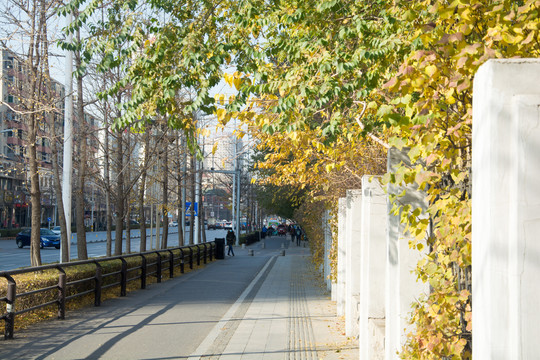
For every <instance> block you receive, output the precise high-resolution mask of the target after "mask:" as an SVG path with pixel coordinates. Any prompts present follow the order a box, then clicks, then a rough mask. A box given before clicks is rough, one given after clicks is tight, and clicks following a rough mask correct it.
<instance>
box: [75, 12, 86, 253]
mask: <svg viewBox="0 0 540 360" xmlns="http://www.w3.org/2000/svg"><path fill="white" fill-rule="evenodd" d="M75 15H76V17H78V15H79V14H78V13H77V11H76V12H75ZM77 41H78V42H79V43H80V41H81V33H80V31H77ZM81 62H82V61H81V52H80V50H77V51H75V66H76V68H77V69H79V68H80V67H81ZM76 119H77V121H78V122H79V124H78V125H79V126H78V129H79V131H78V134H77V135H78V137H77V145H78V146H77V147H78V154H77V155H78V157H79V163H78V174H77V175H78V176H77V190H76V192H75V206H76V211H75V216H76V221H75V223H76V224H77V255H78V258H79V260H87V259H88V251H87V248H86V228H85V226H84V215H85V213H84V190H85V189H84V187H85V183H86V160H87V146H86V137H87V133H88V132H87V130H86V129H87V124H86V119H85V117H84V107H83V79H82V75H81V74H80V73H79V75H78V76H77V117H76Z"/></svg>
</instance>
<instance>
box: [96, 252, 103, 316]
mask: <svg viewBox="0 0 540 360" xmlns="http://www.w3.org/2000/svg"><path fill="white" fill-rule="evenodd" d="M94 264H96V277H95V279H94V283H95V287H94V306H101V286H102V285H103V269H102V268H101V264H100V263H99V262H98V261H94Z"/></svg>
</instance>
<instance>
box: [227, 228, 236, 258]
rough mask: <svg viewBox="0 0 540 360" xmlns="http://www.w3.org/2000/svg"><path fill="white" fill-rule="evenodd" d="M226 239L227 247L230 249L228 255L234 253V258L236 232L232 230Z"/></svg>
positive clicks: (228, 232)
mask: <svg viewBox="0 0 540 360" xmlns="http://www.w3.org/2000/svg"><path fill="white" fill-rule="evenodd" d="M226 238H227V246H228V247H229V250H227V255H228V256H231V253H232V256H234V250H233V245H234V244H235V243H236V235H235V234H234V231H232V230H229V231H227V237H226Z"/></svg>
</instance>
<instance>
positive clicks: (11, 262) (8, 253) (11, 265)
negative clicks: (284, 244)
mask: <svg viewBox="0 0 540 360" xmlns="http://www.w3.org/2000/svg"><path fill="white" fill-rule="evenodd" d="M153 232H154V234H155V232H156V231H155V229H154V231H153ZM147 234H148V238H147V249H148V250H150V245H151V243H150V230H148V231H147ZM226 234H227V230H206V239H207V240H208V241H211V240H214V238H224V237H225V235H226ZM188 235H189V233H187V234H186V240H187V239H188ZM106 239H107V232H105V231H96V232H88V233H86V241H87V245H88V246H87V248H88V257H99V256H105V254H106V252H107V247H106V244H107V243H106ZM113 239H114V232H113ZM76 242H77V235H76V234H72V241H71V244H72V245H71V251H70V253H71V259H77V245H76ZM167 243H168V245H169V246H172V247H174V246H178V228H177V227H170V228H169V237H168V240H167ZM139 244H140V232H139V230H138V229H133V230H131V252H138V251H139ZM152 245H153V248H154V249H155V247H156V237H155V235H154V236H153V241H152ZM123 246H124V250H123V251H124V252H125V251H126V243H125V241H124V242H123ZM112 247H113V249H114V241H113V245H112ZM59 258H60V250H58V249H55V248H44V249H41V261H42V263H43V264H47V263H52V262H58V260H59ZM27 266H30V247H29V246H26V247H24V248H22V249H19V248H18V247H17V245H16V244H15V240H0V271H5V270H12V269H17V268H20V267H27Z"/></svg>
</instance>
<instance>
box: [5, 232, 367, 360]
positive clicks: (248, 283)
mask: <svg viewBox="0 0 540 360" xmlns="http://www.w3.org/2000/svg"><path fill="white" fill-rule="evenodd" d="M288 239H289V238H288V237H272V238H269V239H265V241H264V243H265V246H264V247H263V246H262V244H261V243H255V244H253V245H251V246H250V247H248V248H247V249H241V248H236V249H235V253H236V256H235V257H226V258H225V260H217V261H215V262H213V263H211V264H209V265H208V266H207V267H206V268H204V269H201V270H198V271H195V272H192V273H189V274H187V275H184V276H182V277H179V278H176V279H172V280H169V281H167V282H165V283H162V284H161V285H155V286H153V289H152V291H154V292H156V291H157V292H158V293H154V294H152V291H150V292H149V291H147V290H144V291H141V292H136V293H132V294H133V296H128V297H129V298H130V299H126V298H122V299H115V300H111V301H109V303H110V304H111V306H110V309H109V310H108V311H106V312H105V314H103V310H104V309H102V308H101V309H100V308H90V309H85V312H81V313H79V314H76V315H72V316H71V317H72V318H75V320H71V321H67V320H66V321H62V322H61V321H52V322H48V323H46V324H42V325H36V326H34V327H32V329H31V330H28V331H23V332H22V333H21V334H20V335H18V336H17V333H16V337H17V338H18V339H15V340H13V341H12V342H11V341H0V358H8V357H13V356H17V357H18V358H25V359H38V358H39V359H190V360H198V359H205V360H206V359H216V360H217V359H219V360H233V359H241V360H251V359H253V360H255V359H286V360H303V359H306V360H307V359H313V360H318V359H326V360H337V359H357V358H358V347H357V342H356V341H351V340H350V339H347V338H346V337H345V336H344V322H343V320H342V319H340V318H338V317H337V316H336V310H335V309H336V307H335V303H333V302H332V301H330V300H329V294H328V293H327V292H326V291H325V290H324V288H323V281H322V279H320V277H319V275H318V274H317V273H316V272H315V271H314V269H313V266H312V265H311V263H310V252H309V249H308V248H305V247H297V246H296V245H294V244H292V243H291V241H290V240H288ZM248 250H253V252H254V256H249V253H248ZM282 251H284V252H285V256H281V253H282ZM252 270H256V271H253V273H252V274H251V275H250V272H251V271H252ZM224 271H230V273H227V274H224ZM220 274H224V275H223V278H218V277H219V276H220ZM231 274H234V275H231ZM212 279H213V280H215V281H214V282H212ZM175 282H178V283H175ZM201 282H205V283H207V287H208V289H206V290H205V291H206V292H211V297H210V298H209V299H211V301H208V299H206V298H205V301H201V299H202V297H201V296H202V295H201V294H198V295H197V296H198V297H193V299H187V300H186V299H183V300H180V299H181V298H180V295H179V294H180V293H181V294H185V293H186V291H187V288H186V287H188V286H190V284H191V283H194V286H195V285H197V286H199V288H200V286H201ZM225 282H227V284H226V287H225V286H224V285H223V284H224V283H225ZM195 283H196V284H195ZM234 284H237V286H236V287H235V285H234ZM220 286H223V288H219V287H220ZM225 288H226V289H230V294H229V293H227V292H226V291H225V290H223V289H225ZM194 289H195V288H194ZM212 289H213V290H214V291H212ZM220 289H221V290H220ZM190 291H191V290H190ZM220 292H221V293H222V294H223V295H221V297H223V298H222V299H221V298H219V293H220ZM183 297H185V295H183ZM156 299H160V301H161V303H159V304H157V303H156ZM228 299H230V301H229V300H228ZM106 303H107V302H106ZM217 304H221V305H222V306H218V305H217ZM209 305H211V306H209ZM108 307H109V306H108ZM220 309H223V311H221V310H220ZM197 313H198V314H203V315H204V316H201V315H199V316H197ZM190 314H194V315H193V317H192V318H191V317H190V318H189V319H188V318H187V317H189V316H190ZM68 317H70V314H68ZM108 317H109V318H108ZM160 318H164V319H162V320H160ZM141 319H143V320H141ZM164 320H166V322H165V321H164ZM113 324H114V325H113ZM158 325H159V330H158ZM51 326H54V328H55V329H56V330H57V333H62V334H63V336H65V337H64V338H61V339H60V343H61V346H57V347H56V348H53V349H50V348H47V345H46V344H47V343H50V344H52V343H58V339H56V340H55V339H50V338H49V339H47V340H45V338H46V337H47V336H49V335H52V334H51V332H50V331H49V330H50V327H51ZM59 327H60V328H61V327H67V329H66V330H65V331H62V330H61V329H58V328H59ZM93 328H99V330H92V329H93ZM165 329H168V330H167V331H165ZM182 329H185V331H187V334H190V335H189V338H190V341H189V342H183V343H180V342H181V341H182V340H184V339H185V338H187V337H188V336H186V335H181V336H179V334H180V332H181V331H182ZM68 330H69V331H68ZM70 331H71V332H73V333H70ZM152 331H158V332H157V333H155V334H153V333H152ZM68 333H70V335H66V334H68ZM170 333H173V335H169V334H170ZM137 334H139V335H138V336H137ZM174 334H176V335H174ZM36 336H41V337H42V339H39V340H37V339H35V337H36ZM59 336H60V335H59ZM25 340H26V342H27V344H25ZM142 343H146V344H144V346H142ZM190 346H191V347H190Z"/></svg>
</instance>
